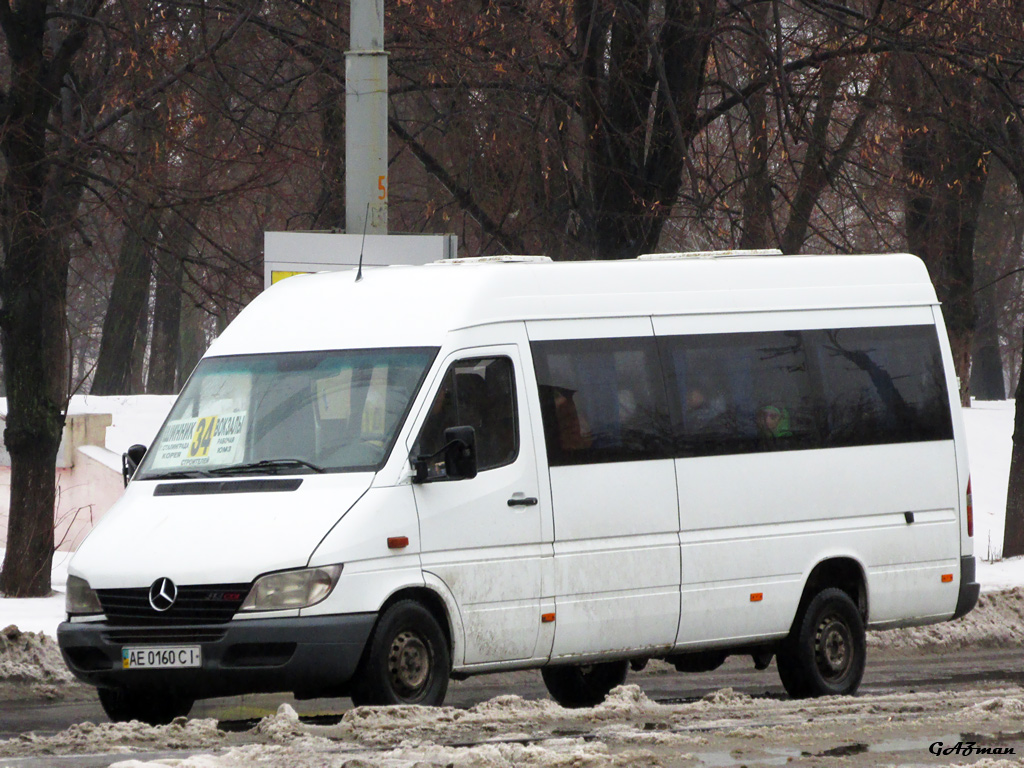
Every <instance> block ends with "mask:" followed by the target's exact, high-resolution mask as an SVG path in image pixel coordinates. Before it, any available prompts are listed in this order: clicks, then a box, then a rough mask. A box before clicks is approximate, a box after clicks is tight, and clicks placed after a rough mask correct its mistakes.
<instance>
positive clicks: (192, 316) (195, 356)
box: [178, 293, 207, 388]
mask: <svg viewBox="0 0 1024 768" xmlns="http://www.w3.org/2000/svg"><path fill="white" fill-rule="evenodd" d="M183 300H184V301H183V304H182V308H181V359H180V361H179V363H178V370H179V371H180V372H181V373H180V376H179V377H178V387H179V388H181V387H182V386H183V385H184V384H185V380H186V379H188V377H189V376H191V375H192V370H193V369H194V368H195V367H196V365H198V363H199V360H200V358H202V356H203V353H204V352H206V333H205V332H204V331H203V322H204V321H205V320H206V317H207V316H206V313H205V312H204V311H203V309H202V307H198V306H196V304H195V302H194V301H193V300H192V299H191V298H190V297H189V296H188V294H187V293H186V294H184V296H183Z"/></svg>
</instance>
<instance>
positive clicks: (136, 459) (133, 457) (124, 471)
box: [121, 443, 146, 488]
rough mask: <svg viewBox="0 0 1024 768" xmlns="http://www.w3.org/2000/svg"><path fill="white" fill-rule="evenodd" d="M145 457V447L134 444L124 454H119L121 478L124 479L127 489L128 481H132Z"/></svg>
mask: <svg viewBox="0 0 1024 768" xmlns="http://www.w3.org/2000/svg"><path fill="white" fill-rule="evenodd" d="M145 456H146V446H144V445H139V444H138V443H136V444H135V445H133V446H132V447H131V448H129V449H128V450H127V451H126V452H125V453H123V454H121V477H123V478H124V485H125V487H126V488H127V487H128V481H129V480H131V479H132V475H134V474H135V470H136V469H138V468H139V464H141V463H142V459H143V458H144V457H145Z"/></svg>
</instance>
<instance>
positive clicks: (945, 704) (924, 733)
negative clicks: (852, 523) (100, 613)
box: [0, 685, 1024, 768]
mask: <svg viewBox="0 0 1024 768" xmlns="http://www.w3.org/2000/svg"><path fill="white" fill-rule="evenodd" d="M1022 714H1024V689H1021V688H1020V687H1017V686H1012V685H1010V686H999V685H993V686H989V687H982V688H979V689H977V690H969V691H961V692H959V693H958V694H957V696H956V697H951V696H950V695H949V694H948V693H947V692H944V691H939V692H927V693H913V692H899V693H892V694H887V695H872V696H858V697H825V698H822V699H815V700H790V699H773V698H766V697H752V696H748V695H745V694H740V693H736V692H735V691H732V690H731V689H723V690H720V691H716V692H713V693H711V694H709V695H707V696H705V697H704V698H702V699H700V700H698V701H694V702H690V703H685V704H668V705H663V704H656V703H655V702H653V701H651V700H650V699H648V698H647V697H646V696H645V695H644V693H643V691H641V690H640V688H639V687H637V686H635V685H626V686H620V687H619V688H617V689H615V690H614V691H612V693H611V695H610V696H609V699H608V700H607V701H606V702H605V703H604V704H601V705H600V706H597V707H592V708H587V709H575V710H570V709H563V708H561V707H559V706H557V705H555V704H553V703H551V702H547V701H544V702H537V701H527V700H525V699H522V698H520V697H518V696H502V697H498V698H497V699H494V700H492V701H489V702H485V703H484V704H480V705H478V706H476V707H471V708H469V709H466V710H458V709H454V708H451V707H362V708H358V709H353V710H350V711H349V712H347V713H346V714H345V715H344V717H343V718H342V720H341V722H339V723H338V724H336V725H326V726H324V725H311V724H306V723H303V722H301V721H299V719H298V716H297V715H296V713H295V711H294V710H293V709H292V708H291V707H290V706H288V705H287V704H285V705H282V706H281V708H280V709H279V710H278V711H277V713H276V714H274V715H272V716H269V717H266V718H264V719H263V720H262V721H260V723H259V724H258V725H256V726H255V727H254V728H253V729H251V730H250V731H248V732H247V733H244V734H224V733H220V732H218V731H216V727H215V724H214V723H213V721H212V720H191V721H185V720H184V719H179V720H177V721H175V722H174V723H172V724H171V725H169V726H158V727H149V726H143V725H140V724H138V723H131V724H127V725H124V724H122V725H118V726H113V725H109V726H91V725H83V726H75V727H74V728H71V729H68V730H67V731H64V732H63V733H60V734H57V735H55V736H51V737H35V736H31V735H29V736H23V737H21V738H18V739H11V740H8V741H0V755H3V756H5V757H27V756H39V755H66V754H82V753H92V754H94V753H95V751H96V750H100V749H106V750H108V752H110V751H114V750H115V748H116V750H117V751H124V752H126V753H127V752H129V751H132V752H141V751H149V752H152V751H153V750H157V749H172V750H175V749H176V750H180V749H183V748H187V749H189V750H191V751H192V752H193V753H192V754H183V755H180V756H173V757H161V758H159V759H155V760H154V759H139V758H138V757H135V758H132V757H131V756H130V755H129V754H125V759H124V760H121V761H119V762H114V766H115V768H158V766H163V767H164V768H240V767H241V766H255V765H266V766H289V768H314V766H315V767H316V768H427V767H430V768H433V767H435V766H437V767H438V768H440V767H442V766H445V767H446V766H452V767H453V768H462V767H466V768H469V766H478V767H480V768H512V767H513V766H516V767H524V766H537V767H538V768H570V767H572V768H589V767H590V766H594V767H595V768H596V767H597V766H633V765H636V766H652V767H653V766H664V767H665V768H671V767H672V766H694V765H719V766H721V765H736V766H738V765H757V764H776V765H778V764H784V763H786V762H791V761H801V762H803V761H806V762H809V763H810V764H820V765H823V764H833V763H835V762H836V761H837V760H838V758H840V757H842V758H843V760H842V764H844V765H851V766H859V765H863V766H881V765H893V764H907V763H911V764H918V765H920V764H923V763H928V762H931V761H932V760H933V759H934V758H933V756H932V754H931V753H929V751H928V749H929V746H930V745H933V744H936V743H937V742H942V743H943V744H944V745H946V746H949V747H952V746H954V745H955V744H956V743H958V742H961V743H966V742H967V741H971V742H974V743H976V744H977V745H981V746H984V747H986V748H988V749H992V748H996V747H998V748H999V749H1008V748H1012V749H1014V750H1015V752H1016V755H1017V756H1019V755H1021V754H1024V735H1022V734H1021V733H1020V732H1019V723H1020V720H1021V716H1022ZM810 722H813V723H814V725H813V727H809V725H808V724H809V723H810ZM185 745H187V746H185ZM114 759H115V760H116V758H114ZM1015 759H1016V758H1015ZM942 762H943V763H950V762H958V761H956V760H948V759H947V760H943V761H942ZM962 762H973V760H968V761H962ZM1012 764H1014V765H1019V764H1020V763H1016V762H1014V763H1012Z"/></svg>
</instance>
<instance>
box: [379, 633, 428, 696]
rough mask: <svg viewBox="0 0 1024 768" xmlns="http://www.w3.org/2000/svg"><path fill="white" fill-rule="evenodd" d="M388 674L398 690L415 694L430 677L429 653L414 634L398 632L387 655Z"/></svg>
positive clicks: (424, 644) (421, 640) (420, 639)
mask: <svg viewBox="0 0 1024 768" xmlns="http://www.w3.org/2000/svg"><path fill="white" fill-rule="evenodd" d="M388 674H389V675H390V676H391V680H392V682H393V683H394V684H395V687H396V688H397V689H398V690H401V691H404V692H406V693H415V692H416V691H418V690H419V689H420V688H422V687H423V686H424V685H425V684H426V682H427V678H428V677H429V676H430V651H429V649H428V648H427V645H426V643H424V642H423V639H422V638H421V637H420V636H419V635H417V634H416V633H415V632H410V631H408V630H407V631H405V632H400V633H399V634H398V635H396V636H395V639H394V641H392V643H391V650H390V652H389V653H388Z"/></svg>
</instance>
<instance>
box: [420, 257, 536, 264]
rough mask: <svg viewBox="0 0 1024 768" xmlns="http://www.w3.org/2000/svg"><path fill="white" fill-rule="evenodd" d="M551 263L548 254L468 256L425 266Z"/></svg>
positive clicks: (433, 262)
mask: <svg viewBox="0 0 1024 768" xmlns="http://www.w3.org/2000/svg"><path fill="white" fill-rule="evenodd" d="M548 263H551V257H550V256H514V255H505V256H470V257H467V258H464V259H441V260H440V261H432V262H430V264H428V265H427V266H433V265H441V264H452V265H458V264H548Z"/></svg>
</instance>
